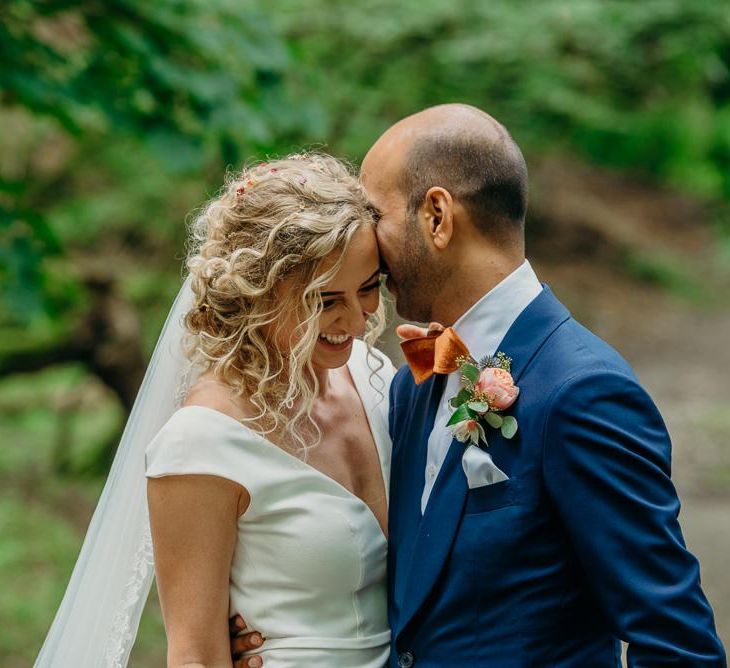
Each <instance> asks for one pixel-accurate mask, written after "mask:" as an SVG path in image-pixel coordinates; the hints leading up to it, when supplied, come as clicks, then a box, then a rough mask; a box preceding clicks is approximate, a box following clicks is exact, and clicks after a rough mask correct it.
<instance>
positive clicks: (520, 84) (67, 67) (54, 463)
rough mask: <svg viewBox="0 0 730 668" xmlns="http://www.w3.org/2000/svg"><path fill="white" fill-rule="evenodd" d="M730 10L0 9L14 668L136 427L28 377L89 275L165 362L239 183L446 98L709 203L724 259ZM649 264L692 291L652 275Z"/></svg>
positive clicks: (666, 4)
mask: <svg viewBox="0 0 730 668" xmlns="http://www.w3.org/2000/svg"><path fill="white" fill-rule="evenodd" d="M729 9H730V8H729V7H728V5H727V3H724V2H718V1H717V0H643V1H642V2H634V1H630V0H572V1H568V2H566V1H565V0H542V1H541V2H539V3H535V2H526V1H525V0H491V1H490V2H478V1H475V0H453V1H452V2H448V3H445V2H438V1H436V0H399V1H396V2H393V1H392V0H356V1H354V2H342V3H333V2H331V1H329V0H307V2H304V1H303V0H272V1H270V2H267V3H260V2H253V0H158V1H157V2H150V3H148V2H142V1H141V0H104V2H98V1H95V0H6V1H5V2H3V3H2V4H1V5H0V304H2V308H1V309H0V441H1V442H2V446H1V447H2V449H1V450H0V483H2V485H3V486H4V487H5V488H6V489H7V490H8V492H9V493H8V494H4V495H3V497H2V500H1V501H0V534H2V536H3V539H2V543H0V572H1V573H2V585H0V590H1V592H2V593H0V619H2V620H3V621H2V630H0V662H1V663H2V664H3V665H6V666H16V665H17V666H21V665H28V663H29V662H30V661H31V660H32V658H33V657H34V656H35V654H36V652H37V650H38V647H39V645H40V642H41V641H42V637H43V635H44V633H45V630H46V628H47V626H48V624H49V623H50V620H51V616H52V611H53V610H54V609H55V607H56V605H57V603H58V601H59V599H60V596H61V594H62V592H63V588H64V582H65V578H66V577H67V575H68V573H69V571H70V568H71V565H72V563H73V561H74V558H75V554H76V550H77V549H78V544H79V537H80V536H81V535H82V533H83V528H84V527H85V524H86V522H87V520H88V513H89V509H90V508H91V507H92V505H93V501H94V499H95V497H96V495H97V494H98V491H99V489H100V485H101V482H102V481H103V477H100V476H99V475H98V467H97V468H95V467H94V465H93V464H94V461H96V460H98V459H99V456H100V455H99V453H100V452H101V451H102V450H103V448H104V447H105V444H107V443H108V442H109V441H110V440H113V439H114V438H115V437H116V435H117V434H118V430H119V427H120V424H122V423H123V420H124V410H123V409H122V408H120V405H119V402H118V400H117V399H116V398H115V397H114V396H113V395H112V394H111V393H110V391H109V389H108V388H107V387H105V385H104V383H102V382H101V381H100V380H99V379H98V378H96V377H95V376H94V375H93V374H92V373H90V371H89V368H88V365H86V364H85V363H84V361H83V360H82V359H76V360H74V359H66V360H65V361H64V363H63V364H55V365H48V368H45V365H44V368H43V369H38V370H37V371H35V372H34V373H29V374H22V373H16V372H15V371H17V369H15V368H14V367H13V360H17V359H19V356H20V355H24V354H25V355H29V356H32V355H34V354H36V352H37V351H38V350H42V351H49V350H50V351H53V350H58V349H59V348H63V347H64V346H67V345H68V341H69V337H73V335H74V334H73V333H74V331H75V327H76V326H77V324H78V322H79V321H80V320H82V319H83V317H84V315H85V313H86V312H87V311H88V309H89V307H90V305H91V304H92V303H93V300H92V296H91V295H90V291H89V285H88V281H87V280H86V276H87V275H88V273H89V272H98V271H99V270H100V268H101V270H103V271H104V272H105V275H106V274H108V275H110V276H111V277H112V278H113V280H114V282H115V285H118V287H119V291H120V294H121V295H122V296H123V297H124V299H126V300H127V301H128V302H129V303H130V304H132V305H133V307H134V309H135V310H136V311H137V312H138V313H139V314H141V323H142V336H143V348H144V350H145V351H149V350H150V349H151V345H152V344H153V343H154V339H155V337H156V335H157V332H158V330H159V327H160V324H161V322H162V319H163V317H164V314H165V313H166V311H167V308H168V306H169V303H170V300H171V298H172V296H173V295H174V294H175V293H176V291H177V288H178V284H179V276H180V271H181V258H182V257H183V255H184V239H185V220H186V216H188V214H189V213H190V211H191V210H193V209H194V208H195V207H196V206H197V205H199V204H200V203H201V202H202V201H203V200H204V199H205V198H206V197H208V196H209V195H210V194H212V193H213V192H214V191H215V189H216V188H217V187H218V186H219V185H220V183H221V182H222V177H223V174H224V173H225V171H226V169H228V168H231V167H234V168H235V167H237V166H239V165H241V164H242V163H243V162H244V161H245V160H247V159H250V158H253V157H263V156H266V155H272V154H280V153H284V152H287V151H290V150H293V149H300V148H301V147H303V146H324V147H326V149H327V150H328V151H330V152H333V153H335V154H337V155H340V156H348V157H349V158H350V159H352V160H356V161H357V160H359V159H360V158H361V157H362V155H363V154H364V152H365V151H366V150H367V148H368V146H369V145H370V143H371V142H372V141H373V140H374V139H375V138H376V137H377V136H378V134H379V133H380V132H382V130H384V129H385V128H386V127H387V126H388V125H389V124H390V123H392V122H393V121H395V120H397V119H398V118H400V117H402V116H404V115H406V114H408V113H412V112H414V111H416V110H418V109H420V108H422V107H424V106H427V105H431V104H436V103H441V102H449V101H462V102H468V103H471V104H475V105H477V106H480V107H482V108H484V109H486V110H488V111H490V112H491V113H493V114H494V115H495V116H496V117H497V118H499V119H500V120H502V121H503V122H504V123H505V124H506V125H507V126H508V127H509V128H510V130H511V131H512V133H513V135H514V136H515V137H516V139H517V140H518V142H519V143H520V144H521V145H522V146H523V148H524V149H525V152H526V154H527V157H528V162H530V161H531V160H532V159H536V158H538V157H540V156H543V155H551V154H560V155H569V156H571V159H574V160H577V161H581V162H586V163H591V164H594V165H599V166H602V167H604V168H607V169H608V170H614V171H618V172H620V173H624V174H627V175H628V176H629V178H631V179H636V180H638V181H641V182H648V183H654V184H656V185H657V186H658V187H661V188H670V189H673V190H677V191H681V192H682V193H686V194H688V195H690V196H691V197H693V198H696V199H697V200H698V201H700V202H702V204H703V206H707V207H708V208H709V210H710V211H711V212H712V214H711V216H710V217H709V223H710V224H712V225H713V226H714V227H713V229H714V234H715V235H716V236H715V243H716V245H717V248H718V249H722V248H730V244H728V243H727V239H728V237H730V225H729V224H728V223H727V216H726V211H727V205H728V202H730V11H729ZM705 222H707V221H705ZM534 224H535V225H537V226H539V224H540V221H539V220H537V221H535V223H534ZM698 224H699V223H698ZM629 264H631V263H629ZM632 266H633V268H634V270H636V267H639V268H640V269H641V271H642V272H643V275H644V277H646V276H647V275H648V274H647V271H648V272H649V273H650V274H651V276H653V277H654V279H656V276H657V271H659V280H658V281H657V282H659V283H662V282H663V283H665V284H666V285H668V287H669V288H671V287H672V282H673V281H674V282H677V281H675V277H674V274H672V273H671V272H670V273H667V272H665V271H663V270H662V269H661V267H660V270H657V269H656V267H657V266H660V265H658V264H657V262H654V261H652V260H651V259H649V260H646V259H644V260H643V261H642V262H641V264H639V263H638V260H636V259H635V258H634V260H633V265H631V266H628V267H625V269H626V270H627V271H632ZM662 266H663V265H662ZM647 267H648V269H647ZM667 276H669V278H668V279H667V278H666V277H667ZM679 283H682V284H683V285H684V283H683V282H682V281H679ZM7 369H13V371H14V373H12V374H10V373H9V371H7ZM3 375H4V376H5V377H4V378H3ZM93 471H97V473H96V474H93V473H90V472H93ZM146 624H148V626H146V627H145V630H144V631H143V636H142V640H141V642H140V648H139V649H138V650H137V651H138V652H139V656H138V659H137V660H138V662H139V663H138V664H135V665H143V664H144V665H157V663H156V662H159V660H160V656H161V655H160V628H159V621H155V619H154V615H151V616H150V621H148V622H146Z"/></svg>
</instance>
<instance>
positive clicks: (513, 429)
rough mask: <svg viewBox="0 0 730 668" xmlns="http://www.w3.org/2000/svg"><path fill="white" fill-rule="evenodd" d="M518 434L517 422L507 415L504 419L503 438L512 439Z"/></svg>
mask: <svg viewBox="0 0 730 668" xmlns="http://www.w3.org/2000/svg"><path fill="white" fill-rule="evenodd" d="M516 433H517V420H515V418H513V417H512V416H511V415H506V416H505V417H504V418H503V419H502V436H504V437H505V438H512V437H513V436H514V435H515V434H516Z"/></svg>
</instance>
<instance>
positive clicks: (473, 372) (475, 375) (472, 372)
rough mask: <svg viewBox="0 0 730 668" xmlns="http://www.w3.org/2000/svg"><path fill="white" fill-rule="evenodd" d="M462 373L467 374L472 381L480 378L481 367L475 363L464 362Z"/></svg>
mask: <svg viewBox="0 0 730 668" xmlns="http://www.w3.org/2000/svg"><path fill="white" fill-rule="evenodd" d="M460 371H461V373H462V375H464V376H466V377H467V378H468V379H469V380H470V381H471V382H472V383H476V382H477V381H478V380H479V368H478V367H476V366H474V365H473V364H468V363H467V364H464V365H462V367H461V369H460Z"/></svg>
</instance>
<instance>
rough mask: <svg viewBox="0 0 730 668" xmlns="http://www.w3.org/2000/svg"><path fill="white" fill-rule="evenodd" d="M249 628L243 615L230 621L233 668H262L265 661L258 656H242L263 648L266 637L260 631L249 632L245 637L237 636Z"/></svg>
mask: <svg viewBox="0 0 730 668" xmlns="http://www.w3.org/2000/svg"><path fill="white" fill-rule="evenodd" d="M246 626H247V624H246V622H245V621H244V619H243V617H241V615H236V616H235V617H231V618H230V619H229V620H228V633H229V635H230V637H231V658H232V659H233V668H261V666H263V665H264V660H263V659H262V658H261V657H260V656H258V655H254V656H242V654H243V653H244V652H248V651H250V650H252V649H257V648H259V647H261V645H263V643H264V637H263V636H262V635H261V634H260V633H259V632H258V631H249V632H248V633H244V634H243V635H241V636H239V635H237V634H238V633H240V632H241V631H243V629H245V628H246Z"/></svg>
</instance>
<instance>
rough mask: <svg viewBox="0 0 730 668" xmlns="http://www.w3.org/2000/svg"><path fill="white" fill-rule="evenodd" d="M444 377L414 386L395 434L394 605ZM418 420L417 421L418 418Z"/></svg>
mask: <svg viewBox="0 0 730 668" xmlns="http://www.w3.org/2000/svg"><path fill="white" fill-rule="evenodd" d="M445 381H446V376H433V377H432V378H431V379H429V380H428V381H426V383H424V384H423V385H421V386H418V387H415V389H414V390H413V391H414V392H415V393H416V397H415V401H414V402H413V403H412V404H411V405H408V406H407V408H406V407H404V408H403V409H402V410H408V411H409V412H410V414H411V419H410V420H404V421H403V422H400V423H399V424H400V425H407V428H406V429H405V430H404V431H405V433H403V434H399V435H398V441H399V446H398V450H397V454H396V455H395V456H396V457H397V462H396V461H395V460H394V462H393V473H394V474H395V473H396V472H397V475H391V491H390V512H389V520H388V522H389V530H390V540H391V542H390V549H389V551H388V560H389V562H390V568H389V570H390V574H391V575H390V577H391V579H392V582H391V586H392V587H393V592H394V601H393V603H394V604H395V605H399V604H400V603H401V602H402V601H404V600H405V595H406V586H407V583H408V573H409V570H410V560H411V558H412V555H413V554H414V550H413V546H414V542H415V540H416V538H417V536H418V533H419V529H420V525H421V496H422V494H423V485H424V482H425V481H424V476H425V471H426V455H427V450H428V437H429V435H430V434H431V430H432V429H433V422H434V418H435V416H436V410H437V409H438V404H439V401H440V400H441V395H442V394H443V389H444V384H445ZM419 418H420V419H419Z"/></svg>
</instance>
